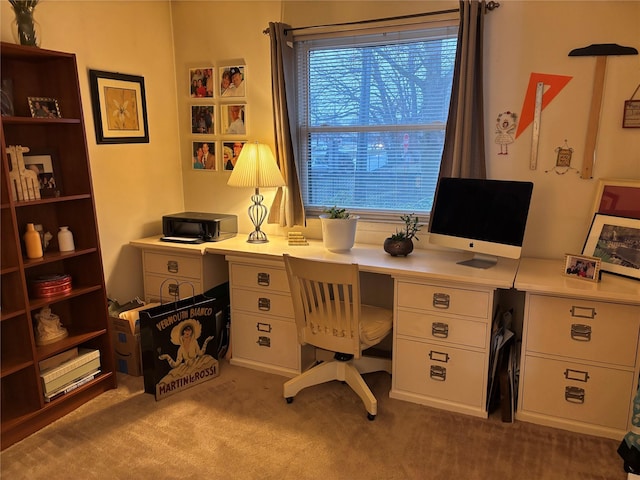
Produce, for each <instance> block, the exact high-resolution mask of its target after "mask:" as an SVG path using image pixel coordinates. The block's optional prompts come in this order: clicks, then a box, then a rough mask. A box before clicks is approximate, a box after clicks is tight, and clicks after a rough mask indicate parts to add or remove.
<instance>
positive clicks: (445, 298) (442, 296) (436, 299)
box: [433, 293, 451, 310]
mask: <svg viewBox="0 0 640 480" xmlns="http://www.w3.org/2000/svg"><path fill="white" fill-rule="evenodd" d="M450 300H451V297H450V296H449V294H447V293H434V294H433V306H434V308H442V309H444V310H446V309H447V308H449V303H450Z"/></svg>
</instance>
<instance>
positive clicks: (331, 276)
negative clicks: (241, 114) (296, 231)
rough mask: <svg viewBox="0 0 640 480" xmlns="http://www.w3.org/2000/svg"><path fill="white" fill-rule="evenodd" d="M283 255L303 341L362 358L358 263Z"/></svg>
mask: <svg viewBox="0 0 640 480" xmlns="http://www.w3.org/2000/svg"><path fill="white" fill-rule="evenodd" d="M283 258H284V264H285V268H286V270H287V276H288V278H289V288H290V290H291V298H292V300H293V308H294V312H295V317H296V318H295V319H296V326H297V329H298V340H299V342H300V343H301V344H303V345H304V344H305V343H308V344H311V345H314V346H316V347H319V348H323V349H325V350H329V351H332V352H340V353H347V354H353V355H354V357H355V358H360V353H361V345H360V278H359V274H358V271H359V269H358V265H356V264H347V263H344V264H343V263H332V262H325V261H316V260H308V259H303V258H295V257H291V256H289V255H288V254H284V255H283Z"/></svg>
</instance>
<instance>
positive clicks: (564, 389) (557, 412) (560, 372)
mask: <svg viewBox="0 0 640 480" xmlns="http://www.w3.org/2000/svg"><path fill="white" fill-rule="evenodd" d="M525 361H526V363H525V374H524V377H523V379H522V381H523V382H524V384H523V389H522V394H523V399H522V409H523V410H526V411H531V412H537V413H541V414H545V415H551V416H554V417H559V418H567V419H571V420H575V421H579V422H585V423H591V424H595V425H602V426H605V427H611V428H616V429H620V430H626V429H627V421H628V415H629V402H630V400H631V392H632V388H633V372H627V371H622V370H617V369H612V368H611V369H610V368H603V367H594V366H592V365H582V364H579V363H569V362H561V361H557V360H551V359H546V358H540V357H534V356H527V357H526V359H525ZM567 377H568V378H567Z"/></svg>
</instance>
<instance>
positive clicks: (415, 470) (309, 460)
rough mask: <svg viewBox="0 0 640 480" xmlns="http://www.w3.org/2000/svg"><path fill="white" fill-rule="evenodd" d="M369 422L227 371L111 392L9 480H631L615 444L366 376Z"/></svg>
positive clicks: (20, 454) (355, 409) (22, 447)
mask: <svg viewBox="0 0 640 480" xmlns="http://www.w3.org/2000/svg"><path fill="white" fill-rule="evenodd" d="M366 379H367V382H368V383H369V385H370V386H371V387H372V389H373V391H374V393H375V395H376V397H377V398H378V417H377V418H376V419H375V421H373V422H370V421H368V420H367V419H366V413H365V410H364V407H363V406H362V404H361V402H360V400H359V398H358V397H356V395H355V394H354V393H353V392H352V391H351V390H350V389H349V387H348V386H347V385H344V384H342V383H340V382H331V383H329V384H325V385H321V386H317V387H313V388H312V389H307V390H303V391H302V392H300V393H299V394H298V395H297V396H296V398H295V400H294V402H293V403H292V404H290V405H288V404H287V403H286V402H285V400H284V399H283V398H282V384H283V383H284V382H285V381H286V379H285V378H284V377H280V376H277V375H271V374H267V373H262V372H257V371H253V370H249V369H246V368H241V367H236V366H232V365H230V364H229V363H227V362H223V363H222V365H221V374H220V376H219V377H217V378H215V379H213V380H211V381H208V382H205V383H203V384H200V385H197V386H195V387H193V388H191V389H188V390H185V391H183V392H179V393H177V394H175V395H173V396H171V397H169V398H166V399H164V400H161V401H159V402H156V401H155V399H154V397H153V396H152V395H150V394H146V393H144V391H143V390H144V389H143V381H142V377H130V376H127V375H120V374H119V376H118V380H119V386H118V389H117V390H112V391H109V392H107V393H105V394H103V395H101V396H99V397H98V398H96V399H94V400H92V401H91V402H89V403H87V404H85V405H83V406H82V407H80V408H79V409H77V410H76V411H74V412H72V413H71V414H69V415H67V416H65V417H63V418H62V419H60V420H58V421H57V422H55V423H53V424H51V425H49V426H47V427H45V428H44V429H42V430H40V431H39V432H37V433H35V434H34V435H32V436H30V437H28V438H26V439H24V440H23V441H22V442H19V443H17V444H15V445H13V446H11V447H9V448H8V449H6V450H5V451H3V452H2V454H0V461H1V470H0V471H1V473H2V478H3V479H5V478H6V479H7V480H9V479H11V480H17V479H29V480H38V479H47V480H52V479H63V478H77V479H80V478H82V479H198V480H203V479H204V480H208V479H218V478H220V479H227V480H229V479H233V480H235V479H261V480H262V479H265V480H266V479H279V480H280V479H283V480H299V479H322V480H332V479H355V480H360V479H385V480H387V479H389V480H390V479H434V480H436V479H443V480H445V479H446V480H448V479H464V480H474V479H483V480H484V479H496V480H497V479H499V480H511V479H514V480H515V479H519V480H520V479H522V480H528V479H531V480H543V479H553V480H555V479H562V480H572V479H576V480H578V479H579V480H586V479H606V480H608V479H611V480H624V479H626V478H627V475H626V474H625V473H624V470H623V462H622V459H621V458H620V457H619V456H618V455H617V453H616V448H617V447H618V444H619V442H617V441H615V440H608V439H602V438H597V437H591V436H585V435H579V434H574V433H570V432H565V431H562V430H556V429H552V428H547V427H541V426H538V425H532V424H528V423H524V422H516V423H514V424H506V423H502V422H501V421H500V419H499V418H496V417H495V416H492V417H490V418H489V419H488V420H484V419H478V418H473V417H469V416H465V415H460V414H454V413H449V412H445V411H441V410H437V409H433V408H429V407H425V406H420V405H415V404H412V403H407V402H403V401H400V400H394V399H390V398H389V396H388V392H389V388H390V384H391V380H390V378H389V376H388V375H387V374H384V373H375V374H369V375H367V376H366Z"/></svg>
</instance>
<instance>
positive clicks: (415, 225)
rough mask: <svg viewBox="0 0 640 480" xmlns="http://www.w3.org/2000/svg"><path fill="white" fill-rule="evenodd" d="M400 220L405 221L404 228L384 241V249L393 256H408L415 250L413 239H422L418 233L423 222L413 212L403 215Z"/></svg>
mask: <svg viewBox="0 0 640 480" xmlns="http://www.w3.org/2000/svg"><path fill="white" fill-rule="evenodd" d="M400 220H402V221H403V222H404V228H403V229H402V230H397V229H396V233H394V234H393V235H391V236H390V237H389V238H387V239H385V241H384V251H385V252H387V253H388V254H389V255H391V256H393V257H398V256H401V255H402V256H405V257H406V256H407V255H409V254H410V253H411V252H413V239H414V238H415V239H416V240H420V239H419V238H418V237H416V234H417V233H418V232H419V231H420V228H421V227H422V224H420V223H419V222H420V219H419V218H418V217H417V216H415V215H414V214H413V213H410V214H409V215H402V216H401V217H400Z"/></svg>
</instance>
